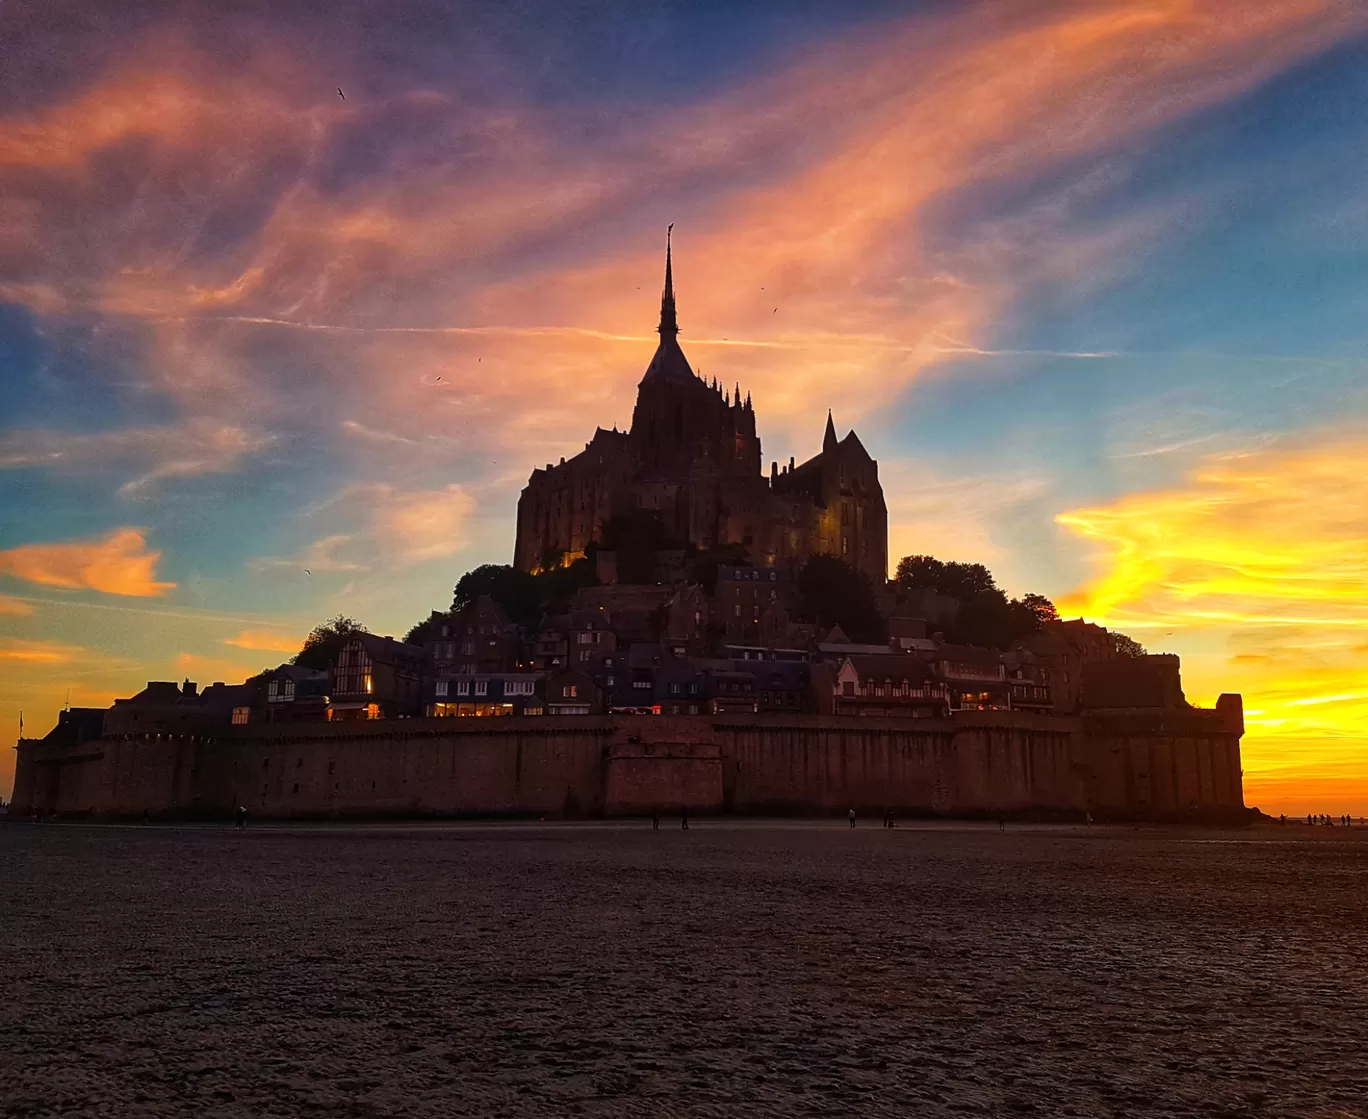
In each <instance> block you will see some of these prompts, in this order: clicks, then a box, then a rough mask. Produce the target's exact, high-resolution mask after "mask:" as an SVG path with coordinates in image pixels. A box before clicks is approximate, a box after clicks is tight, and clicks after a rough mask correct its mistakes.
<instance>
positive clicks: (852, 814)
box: [849, 808, 855, 828]
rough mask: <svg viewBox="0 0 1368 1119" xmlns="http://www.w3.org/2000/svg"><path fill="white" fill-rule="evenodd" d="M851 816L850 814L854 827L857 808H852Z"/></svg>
mask: <svg viewBox="0 0 1368 1119" xmlns="http://www.w3.org/2000/svg"><path fill="white" fill-rule="evenodd" d="M849 816H850V826H851V827H852V828H853V827H854V826H855V809H853V808H852V809H851V810H850V813H849Z"/></svg>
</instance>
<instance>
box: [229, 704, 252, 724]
mask: <svg viewBox="0 0 1368 1119" xmlns="http://www.w3.org/2000/svg"><path fill="white" fill-rule="evenodd" d="M251 713H252V709H251V708H250V707H234V708H233V724H234V725H235V726H242V724H244V723H245V722H247V718H248V716H249V715H251Z"/></svg>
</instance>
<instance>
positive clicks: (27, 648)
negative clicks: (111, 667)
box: [0, 637, 85, 665]
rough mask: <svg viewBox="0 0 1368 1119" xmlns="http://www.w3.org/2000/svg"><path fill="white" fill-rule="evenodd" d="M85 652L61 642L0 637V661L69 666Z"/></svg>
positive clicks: (76, 646)
mask: <svg viewBox="0 0 1368 1119" xmlns="http://www.w3.org/2000/svg"><path fill="white" fill-rule="evenodd" d="M84 653H85V650H84V649H82V648H81V647H80V646H79V645H68V644H66V643H64V642H61V641H26V640H23V639H21V638H18V637H0V661H18V662H22V663H24V664H32V665H65V664H70V663H71V662H72V661H73V660H75V659H76V658H77V657H79V656H81V655H83V654H84Z"/></svg>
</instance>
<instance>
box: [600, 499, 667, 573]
mask: <svg viewBox="0 0 1368 1119" xmlns="http://www.w3.org/2000/svg"><path fill="white" fill-rule="evenodd" d="M599 535H600V536H601V537H602V541H603V542H602V543H601V544H600V545H599V547H600V548H602V549H603V550H604V551H605V552H614V553H616V555H617V572H618V581H619V582H622V583H652V582H654V581H655V553H656V552H663V551H666V550H668V549H687V548H688V547H689V545H688V543H687V542H686V541H682V540H676V539H675V538H674V537H672V536H671V535H670V530H669V528H668V527H667V526H666V524H665V521H664V520H663V519H662V518H661V516H660V514H659V513H657V512H656V511H655V510H653V509H633V510H630V511H629V512H626V513H619V514H618V515H617V516H615V517H609V518H608V519H607V520H606V521H604V522H603V524H602V526H601V527H600V532H599Z"/></svg>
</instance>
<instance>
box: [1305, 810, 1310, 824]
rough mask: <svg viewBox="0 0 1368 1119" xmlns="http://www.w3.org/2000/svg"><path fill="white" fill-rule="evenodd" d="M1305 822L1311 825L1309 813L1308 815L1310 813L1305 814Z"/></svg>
mask: <svg viewBox="0 0 1368 1119" xmlns="http://www.w3.org/2000/svg"><path fill="white" fill-rule="evenodd" d="M1306 822H1307V823H1308V824H1310V823H1311V813H1310V812H1308V813H1307V814H1306Z"/></svg>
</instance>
